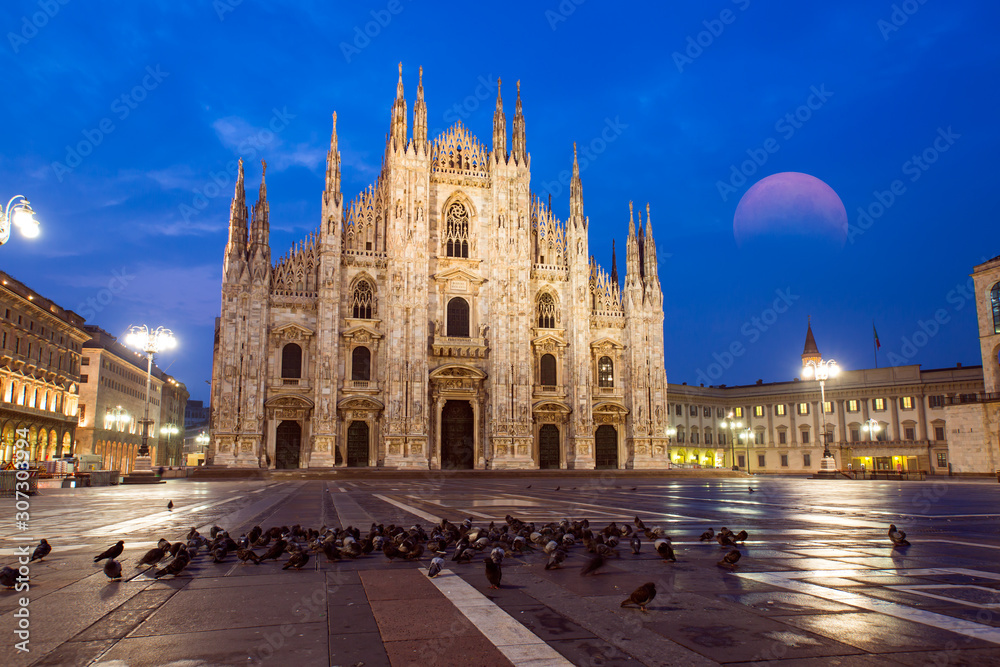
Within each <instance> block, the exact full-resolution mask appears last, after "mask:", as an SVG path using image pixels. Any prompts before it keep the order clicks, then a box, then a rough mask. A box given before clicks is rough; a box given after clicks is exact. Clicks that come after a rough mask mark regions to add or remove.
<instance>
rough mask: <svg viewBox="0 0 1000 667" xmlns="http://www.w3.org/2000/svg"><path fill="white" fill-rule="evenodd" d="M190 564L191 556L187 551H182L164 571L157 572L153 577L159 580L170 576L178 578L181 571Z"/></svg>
mask: <svg viewBox="0 0 1000 667" xmlns="http://www.w3.org/2000/svg"><path fill="white" fill-rule="evenodd" d="M190 562H191V556H189V555H188V552H187V549H181V550H180V551H178V552H177V555H176V556H175V557H174V559H173V560H172V561H170V562H169V563H167V566H166V567H165V568H163V569H162V570H157V571H156V574H154V575H153V577H154V578H156V579H159V578H160V577H165V576H166V575H168V574H172V575H174V576H177V575H178V574H180V573H181V570H183V569H184V568H186V567H187V566H188V563H190Z"/></svg>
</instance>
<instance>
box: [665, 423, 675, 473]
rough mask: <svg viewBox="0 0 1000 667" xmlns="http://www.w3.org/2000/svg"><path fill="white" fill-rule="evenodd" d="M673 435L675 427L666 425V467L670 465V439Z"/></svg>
mask: <svg viewBox="0 0 1000 667" xmlns="http://www.w3.org/2000/svg"><path fill="white" fill-rule="evenodd" d="M675 435H677V429H676V428H674V427H673V426H668V427H667V467H668V468H669V467H670V466H671V460H670V441H671V440H672V439H673V437H674V436H675Z"/></svg>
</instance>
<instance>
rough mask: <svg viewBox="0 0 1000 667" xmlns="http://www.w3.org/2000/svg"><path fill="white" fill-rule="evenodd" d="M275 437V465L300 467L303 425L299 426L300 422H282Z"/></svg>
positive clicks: (279, 466)
mask: <svg viewBox="0 0 1000 667" xmlns="http://www.w3.org/2000/svg"><path fill="white" fill-rule="evenodd" d="M274 439H275V443H274V467H275V468H298V467H299V449H300V448H301V447H300V445H301V442H302V427H301V426H299V423H298V422H293V421H283V422H281V423H280V424H278V428H277V429H276V431H275V435H274Z"/></svg>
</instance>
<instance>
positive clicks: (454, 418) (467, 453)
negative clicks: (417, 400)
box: [441, 401, 476, 470]
mask: <svg viewBox="0 0 1000 667" xmlns="http://www.w3.org/2000/svg"><path fill="white" fill-rule="evenodd" d="M474 421H475V419H474V416H473V414H472V406H471V405H470V404H469V402H468V401H448V402H446V403H445V404H444V408H443V409H442V410H441V469H442V470H472V468H473V465H474V463H475V451H474V450H475V442H476V441H475V437H474V436H475V433H474V428H475V424H474Z"/></svg>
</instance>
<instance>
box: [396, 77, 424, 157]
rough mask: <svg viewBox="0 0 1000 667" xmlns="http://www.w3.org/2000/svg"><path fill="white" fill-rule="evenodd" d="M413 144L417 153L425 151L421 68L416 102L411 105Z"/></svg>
mask: <svg viewBox="0 0 1000 667" xmlns="http://www.w3.org/2000/svg"><path fill="white" fill-rule="evenodd" d="M400 85H402V82H400ZM413 144H414V148H415V149H416V150H417V152H418V153H422V152H426V151H427V104H425V103H424V68H423V67H421V68H420V79H419V82H418V83H417V102H416V104H414V105H413Z"/></svg>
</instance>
